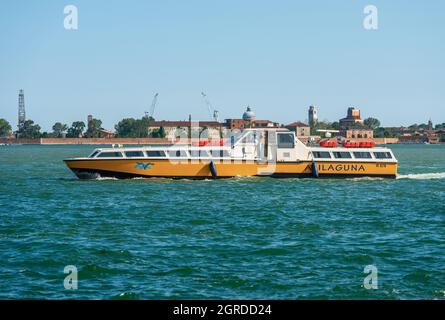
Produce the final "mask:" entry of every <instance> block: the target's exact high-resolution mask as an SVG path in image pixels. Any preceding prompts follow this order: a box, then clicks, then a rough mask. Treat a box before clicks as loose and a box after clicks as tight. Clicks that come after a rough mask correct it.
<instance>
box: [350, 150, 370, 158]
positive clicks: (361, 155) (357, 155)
mask: <svg viewBox="0 0 445 320" xmlns="http://www.w3.org/2000/svg"><path fill="white" fill-rule="evenodd" d="M354 158H356V159H371V154H370V153H369V152H354Z"/></svg>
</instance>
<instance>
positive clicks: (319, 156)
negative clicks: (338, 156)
mask: <svg viewBox="0 0 445 320" xmlns="http://www.w3.org/2000/svg"><path fill="white" fill-rule="evenodd" d="M312 154H313V155H314V158H317V159H329V158H331V155H330V154H329V152H325V151H314V152H312Z"/></svg>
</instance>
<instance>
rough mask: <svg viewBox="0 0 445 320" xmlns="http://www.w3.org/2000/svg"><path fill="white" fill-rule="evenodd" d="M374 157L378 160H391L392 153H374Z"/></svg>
mask: <svg viewBox="0 0 445 320" xmlns="http://www.w3.org/2000/svg"><path fill="white" fill-rule="evenodd" d="M374 157H375V158H376V159H391V158H392V155H391V152H374Z"/></svg>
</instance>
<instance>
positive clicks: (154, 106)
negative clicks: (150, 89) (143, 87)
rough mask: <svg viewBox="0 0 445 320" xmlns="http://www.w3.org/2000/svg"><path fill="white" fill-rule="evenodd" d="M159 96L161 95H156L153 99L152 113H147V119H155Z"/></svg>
mask: <svg viewBox="0 0 445 320" xmlns="http://www.w3.org/2000/svg"><path fill="white" fill-rule="evenodd" d="M158 95H159V93H156V94H155V95H154V97H153V100H152V101H151V106H150V111H149V112H147V111H145V116H146V117H147V118H153V115H154V113H155V108H156V104H157V103H158Z"/></svg>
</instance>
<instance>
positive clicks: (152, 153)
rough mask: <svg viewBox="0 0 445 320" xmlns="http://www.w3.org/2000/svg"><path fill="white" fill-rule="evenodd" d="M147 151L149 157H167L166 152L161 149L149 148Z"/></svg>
mask: <svg viewBox="0 0 445 320" xmlns="http://www.w3.org/2000/svg"><path fill="white" fill-rule="evenodd" d="M145 153H146V154H147V157H160V158H165V152H164V151H161V150H147V151H145Z"/></svg>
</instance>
